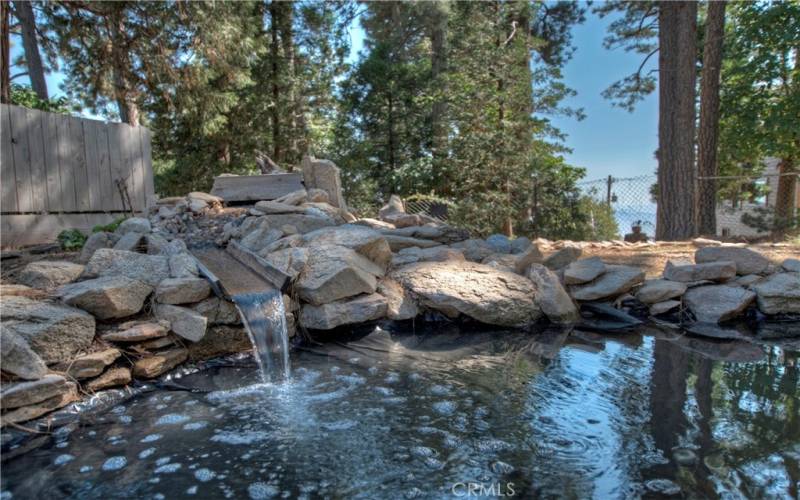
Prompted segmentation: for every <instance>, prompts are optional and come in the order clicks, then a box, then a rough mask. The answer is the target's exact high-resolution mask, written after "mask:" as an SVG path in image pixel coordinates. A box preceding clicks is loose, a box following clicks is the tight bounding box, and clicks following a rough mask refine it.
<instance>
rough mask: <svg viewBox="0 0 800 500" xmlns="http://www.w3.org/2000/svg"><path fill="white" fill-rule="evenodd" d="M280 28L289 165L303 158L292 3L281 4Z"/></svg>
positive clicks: (287, 162) (285, 134) (287, 158)
mask: <svg viewBox="0 0 800 500" xmlns="http://www.w3.org/2000/svg"><path fill="white" fill-rule="evenodd" d="M278 7H279V12H280V14H279V16H278V18H279V26H278V29H279V30H280V38H281V63H282V64H281V74H282V77H283V94H284V96H285V97H284V100H285V102H286V105H285V111H284V120H285V122H286V123H285V125H286V126H285V127H283V135H284V136H285V137H286V143H287V144H286V153H285V155H286V157H285V158H284V159H285V161H286V164H287V165H291V164H293V163H298V164H299V163H300V159H301V156H300V155H299V152H298V143H299V139H300V138H299V137H298V133H297V114H296V113H295V104H296V93H297V80H296V79H295V78H294V70H295V62H294V59H295V51H294V30H293V29H292V22H293V17H294V10H293V9H294V6H293V3H292V2H279V3H278ZM290 168H291V167H290Z"/></svg>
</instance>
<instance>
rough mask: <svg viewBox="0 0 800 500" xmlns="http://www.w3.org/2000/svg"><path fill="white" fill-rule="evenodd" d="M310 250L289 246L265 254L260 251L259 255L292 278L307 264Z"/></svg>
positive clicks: (295, 277)
mask: <svg viewBox="0 0 800 500" xmlns="http://www.w3.org/2000/svg"><path fill="white" fill-rule="evenodd" d="M311 252H312V250H309V249H308V248H302V247H290V248H285V249H283V250H278V251H276V252H271V253H267V254H265V253H263V252H262V253H261V254H260V256H261V257H263V258H264V260H266V261H267V262H269V263H270V264H271V265H272V266H274V267H275V268H276V269H279V270H281V271H283V272H284V273H286V274H288V275H289V276H290V277H291V279H292V280H294V279H297V277H298V276H299V275H300V273H301V272H302V271H303V269H305V268H306V265H308V256H309V254H310V253H311Z"/></svg>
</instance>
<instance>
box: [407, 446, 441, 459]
mask: <svg viewBox="0 0 800 500" xmlns="http://www.w3.org/2000/svg"><path fill="white" fill-rule="evenodd" d="M411 453H412V454H414V455H416V456H418V457H434V456H436V455H438V454H439V453H438V452H437V451H436V450H434V449H433V448H428V447H427V446H414V447H412V448H411Z"/></svg>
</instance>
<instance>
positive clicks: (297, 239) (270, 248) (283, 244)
mask: <svg viewBox="0 0 800 500" xmlns="http://www.w3.org/2000/svg"><path fill="white" fill-rule="evenodd" d="M285 232H286V230H284V233H285ZM302 244H303V236H302V235H300V234H290V235H288V236H286V237H284V238H281V239H279V240H278V241H276V242H275V243H270V244H269V245H267V246H265V247H264V248H263V249H262V250H261V251H260V252H256V253H258V255H260V256H261V257H263V256H265V255H269V254H271V253H272V252H277V251H278V250H284V249H286V248H293V247H299V246H301V245H302Z"/></svg>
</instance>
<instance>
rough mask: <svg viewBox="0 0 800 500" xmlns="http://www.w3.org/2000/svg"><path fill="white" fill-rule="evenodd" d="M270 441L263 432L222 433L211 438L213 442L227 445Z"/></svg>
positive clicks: (267, 435)
mask: <svg viewBox="0 0 800 500" xmlns="http://www.w3.org/2000/svg"><path fill="white" fill-rule="evenodd" d="M267 439H269V434H268V433H266V432H263V431H244V432H232V431H220V432H218V433H216V434H214V435H213V436H211V441H213V442H215V443H225V444H253V443H257V442H259V441H266V440H267Z"/></svg>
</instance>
